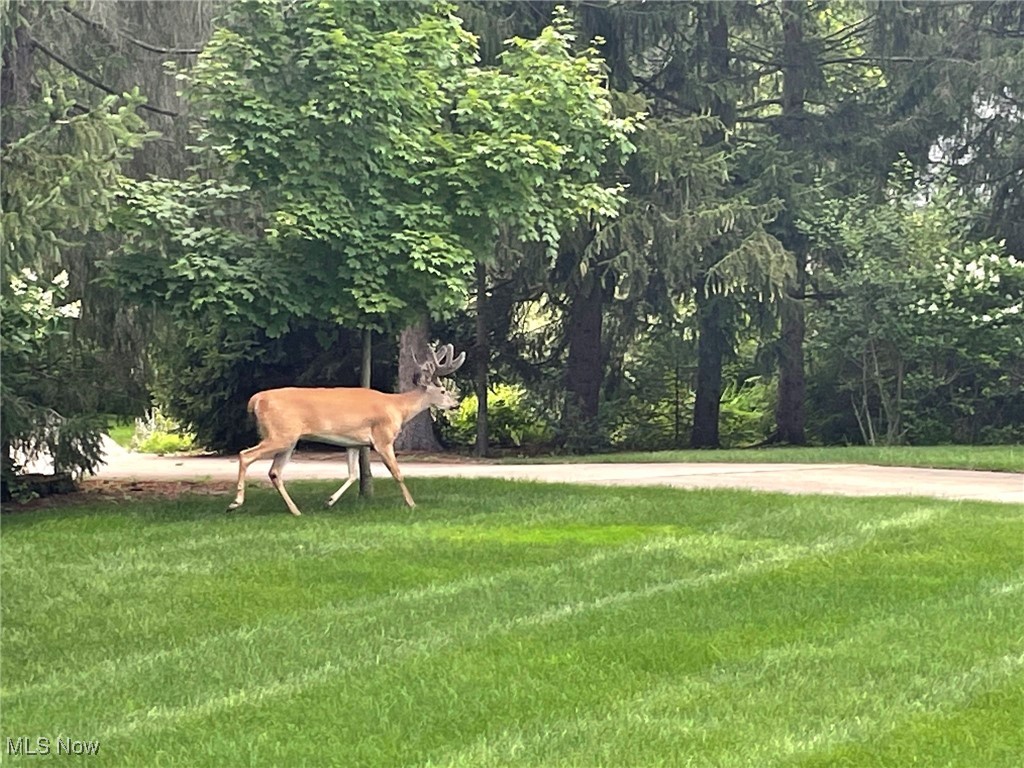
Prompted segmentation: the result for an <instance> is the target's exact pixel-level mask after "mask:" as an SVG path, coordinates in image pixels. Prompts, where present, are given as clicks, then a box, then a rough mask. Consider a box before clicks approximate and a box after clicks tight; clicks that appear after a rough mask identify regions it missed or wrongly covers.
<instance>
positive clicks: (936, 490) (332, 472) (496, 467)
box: [97, 445, 1024, 504]
mask: <svg viewBox="0 0 1024 768" xmlns="http://www.w3.org/2000/svg"><path fill="white" fill-rule="evenodd" d="M107 462H108V463H107V464H106V465H105V466H104V467H102V468H101V469H100V471H99V472H98V473H97V477H98V478H100V479H111V480H113V479H117V480H140V481H142V480H204V479H208V480H218V481H232V482H233V481H234V480H235V479H236V478H237V477H238V461H237V459H236V458H235V457H233V456H232V457H219V456H215V457H173V456H166V457H164V456H150V455H144V454H135V453H128V452H127V451H125V450H123V449H121V448H118V447H117V446H116V445H113V446H111V447H110V449H109V450H108V454H107ZM399 462H400V464H401V466H402V472H403V474H404V475H405V476H406V477H408V478H416V477H494V478H505V479H510V480H533V481H540V482H550V483H584V484H590V485H662V486H671V487H674V488H741V489H747V490H754V491H773V492H779V493H824V494H837V495H841V496H931V497H936V498H943V499H976V500H979V501H998V502H1005V503H1016V504H1024V474H1014V473H1009V472H974V471H964V470H948V469H911V468H905V467H876V466H867V465H861V464H474V463H455V462H453V463H450V464H449V463H438V462H429V463H428V462H418V461H411V460H405V461H403V460H402V458H401V457H399ZM269 468H270V462H269V461H263V462H257V463H256V464H254V465H253V466H252V467H251V468H250V470H249V479H250V482H262V483H267V484H269V481H268V480H267V470H268V469H269ZM346 471H347V470H346V466H345V455H344V454H343V453H339V454H335V455H330V456H325V455H324V454H307V455H302V454H296V455H295V457H294V458H293V460H292V461H291V463H289V464H288V466H287V467H286V468H285V480H286V481H287V480H337V481H338V484H339V485H340V484H341V482H342V481H343V480H344V478H345V474H346ZM373 474H374V476H375V477H382V478H387V479H388V481H389V482H390V476H389V475H388V471H387V469H386V468H385V467H384V465H383V464H380V463H376V462H374V464H373Z"/></svg>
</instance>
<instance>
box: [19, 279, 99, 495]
mask: <svg viewBox="0 0 1024 768" xmlns="http://www.w3.org/2000/svg"><path fill="white" fill-rule="evenodd" d="M67 287H68V275H67V272H64V271H61V272H60V273H58V274H57V275H56V276H54V277H53V278H51V279H48V280H46V279H42V278H41V277H40V276H39V275H38V274H37V273H36V272H35V271H33V270H32V269H29V268H23V269H21V270H19V271H12V272H11V273H9V274H7V275H6V276H5V278H4V282H3V284H2V285H0V313H2V316H3V334H0V355H2V359H3V377H2V378H0V395H2V400H3V411H4V413H3V420H2V427H0V436H2V443H3V446H4V453H5V455H4V457H3V458H4V463H5V465H6V466H5V475H8V473H10V474H11V475H13V474H16V473H17V472H18V470H20V469H21V467H20V466H19V464H23V463H28V462H30V461H34V460H36V459H38V458H40V457H41V456H43V455H47V456H50V457H52V459H53V466H54V469H55V470H56V471H70V472H72V473H73V474H79V473H81V472H83V471H85V470H87V469H90V468H92V467H94V466H96V464H98V463H99V461H100V457H101V453H100V432H99V430H98V429H97V428H96V426H97V425H96V419H95V418H94V417H83V416H80V415H70V414H80V413H81V410H82V409H81V407H80V406H81V405H82V403H81V395H82V392H81V388H80V387H76V382H77V381H78V380H79V372H80V370H81V368H82V366H83V365H88V358H87V356H85V355H84V354H83V353H82V352H81V350H78V349H76V348H75V347H74V346H73V345H70V344H68V343H67V342H68V339H69V337H70V336H71V334H72V331H73V326H72V324H73V322H74V321H75V319H76V318H78V317H79V315H80V314H81V304H80V302H78V301H68V300H67V299H66V293H65V292H66V289H67Z"/></svg>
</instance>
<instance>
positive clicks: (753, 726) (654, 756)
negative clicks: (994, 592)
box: [427, 594, 1024, 768]
mask: <svg viewBox="0 0 1024 768" xmlns="http://www.w3.org/2000/svg"><path fill="white" fill-rule="evenodd" d="M979 598H984V595H979V594H970V595H964V596H959V597H956V598H950V597H948V596H943V597H940V598H936V599H934V600H930V601H927V602H926V603H925V604H922V605H921V606H919V610H918V611H916V612H915V613H913V614H908V613H907V612H906V611H905V609H904V608H903V607H902V606H901V607H900V609H899V610H898V611H894V612H891V613H889V614H888V615H886V616H884V617H877V618H871V619H869V620H866V621H864V622H861V623H857V624H855V625H852V626H850V627H848V628H847V629H846V630H845V631H844V632H842V633H836V632H835V631H834V628H828V629H827V630H826V631H825V632H823V633H820V634H816V635H814V634H812V635H809V636H808V635H805V636H803V637H801V639H800V641H799V642H790V643H785V644H782V645H778V646H769V647H766V648H764V649H762V650H760V651H758V652H757V653H755V654H754V655H752V656H750V657H748V658H746V659H742V660H729V661H722V662H720V663H717V664H714V665H712V666H709V667H708V668H705V669H702V670H700V671H699V672H695V673H692V674H685V675H681V676H678V677H676V678H675V679H673V680H671V681H669V682H665V681H659V682H657V683H656V684H655V685H653V686H651V687H649V688H646V689H644V690H642V691H640V692H639V693H637V694H636V695H634V696H632V697H629V698H622V699H618V700H616V701H614V702H613V703H612V705H610V706H605V707H601V706H599V707H594V708H592V709H589V710H586V711H577V712H574V713H573V714H572V715H571V716H570V717H568V718H565V719H562V720H557V721H551V720H548V719H543V720H535V721H532V722H530V723H528V724H525V725H524V726H522V727H520V728H518V729H514V730H511V729H503V730H500V731H497V732H494V731H489V732H487V733H485V734H483V735H481V736H480V737H479V738H478V739H476V740H475V741H474V742H472V743H471V744H469V745H467V746H465V747H463V748H461V749H459V750H458V751H456V752H454V753H452V754H448V755H443V756H436V757H434V758H432V759H431V760H429V761H428V763H427V764H428V765H430V766H437V767H440V766H446V767H448V768H451V767H452V766H488V765H506V764H508V763H509V762H513V761H514V760H515V758H516V756H517V755H519V754H522V755H528V756H530V759H529V760H527V761H525V762H524V763H523V764H525V765H543V766H556V765H606V764H610V765H658V764H669V765H675V764H693V765H718V764H720V763H719V762H716V761H715V760H714V759H711V758H710V757H709V758H707V759H706V760H700V759H691V760H689V761H687V762H677V761H678V758H679V754H678V753H679V751H680V750H681V751H682V752H683V753H684V754H689V755H691V758H692V756H693V755H696V754H698V753H699V747H700V745H705V746H706V745H707V744H708V743H709V742H712V741H714V740H716V739H725V738H726V737H728V738H729V739H736V740H739V741H742V742H744V743H745V744H747V746H746V747H745V750H744V754H743V758H742V759H741V760H737V761H734V762H731V763H730V765H750V766H769V765H783V764H787V763H788V762H789V759H790V758H792V757H794V756H804V757H806V756H808V755H812V754H819V755H826V754H828V755H833V756H834V755H835V754H836V753H838V752H839V751H840V750H839V749H838V748H840V747H842V746H843V745H848V744H860V743H867V744H870V743H871V742H873V741H875V740H877V739H879V738H882V737H885V736H886V735H888V734H889V733H890V732H893V731H896V730H898V729H899V728H900V727H902V725H903V724H904V723H905V722H906V721H908V720H911V719H914V718H920V717H921V716H923V715H934V714H937V713H945V712H949V711H951V710H955V709H956V708H958V707H960V706H962V705H963V704H964V703H965V702H970V701H971V700H973V699H976V698H978V697H980V696H982V695H984V694H986V693H989V692H990V691H992V690H994V689H997V688H999V687H1000V686H1005V685H1006V684H1007V683H1008V681H1009V682H1010V683H1011V684H1012V683H1014V682H1016V684H1017V685H1018V686H1021V683H1022V682H1024V676H1022V674H1021V673H1022V670H1024V638H1020V641H1019V642H1018V643H1017V644H1016V645H1013V644H1011V647H1009V648H1006V649H1005V651H1006V652H1005V653H1002V654H995V655H991V656H981V657H980V658H964V657H963V655H962V654H961V653H960V652H959V651H957V650H954V649H951V648H948V647H945V646H944V645H943V644H942V643H941V642H936V640H937V639H938V638H941V637H942V636H943V632H944V631H946V630H948V631H950V632H956V633H958V635H959V638H960V640H961V642H964V641H968V640H980V641H984V639H985V636H986V635H988V634H990V633H991V632H992V631H993V630H994V629H995V627H993V626H992V624H991V623H990V622H986V621H985V618H986V616H987V613H988V612H989V611H990V610H991V609H992V608H998V609H1001V610H1003V611H1006V609H1007V608H1010V607H1011V606H1008V605H1005V604H1004V605H1001V606H1000V605H998V604H992V603H981V604H979ZM1016 613H1017V616H1018V617H1019V615H1020V611H1019V610H1018V611H1017V612H1016ZM951 615H952V616H956V617H957V620H956V621H955V623H954V624H953V625H952V626H949V625H948V624H947V622H948V617H949V616H951ZM979 620H980V623H979ZM1013 621H1014V619H1013V611H1010V612H1009V613H1006V614H1004V615H1003V617H1002V623H1003V627H1002V628H1003V629H1011V628H1012V627H1013ZM979 626H981V627H983V631H982V632H981V633H979V632H978V628H979ZM979 635H980V636H979ZM911 638H912V639H913V640H914V641H915V642H919V643H922V644H923V645H922V647H921V650H922V651H927V652H928V654H930V655H931V659H930V660H929V662H928V663H929V664H930V666H931V667H932V668H933V670H938V671H939V674H922V672H923V670H922V668H921V667H920V666H918V663H919V659H917V658H916V657H912V656H909V655H905V654H903V655H900V654H898V653H897V654H895V655H892V654H890V653H887V652H886V649H891V648H897V647H899V643H898V642H896V641H898V640H902V641H904V642H905V641H906V640H907V639H911ZM965 645H966V643H965ZM872 649H878V650H879V653H878V654H877V655H876V656H874V657H873V658H870V657H869V659H870V660H868V661H867V662H866V660H865V651H870V650H872ZM944 656H946V657H948V658H944ZM964 664H969V665H970V666H966V667H962V666H961V665H964ZM951 670H952V671H951ZM929 671H932V670H929ZM824 675H827V676H828V677H827V683H828V696H827V697H825V698H822V697H821V696H820V692H819V691H818V690H815V689H816V688H817V687H818V686H819V684H820V681H821V679H822V677H823V676H824ZM809 689H810V690H809ZM783 705H784V707H785V708H786V710H787V712H788V713H789V714H790V715H791V718H790V719H789V721H788V722H783V723H781V725H782V727H777V726H778V725H780V723H779V722H778V721H776V720H775V719H774V718H775V717H776V714H777V713H778V712H779V711H780V709H781V708H782V706H783ZM794 713H798V714H799V717H796V718H793V717H792V714H794ZM612 732H613V733H614V738H609V735H610V733H612ZM1007 736H1008V737H1009V739H1010V740H1012V738H1013V737H1012V734H1007ZM1021 741H1022V739H1021V738H1017V739H1016V743H1017V744H1020V742H1021ZM609 743H611V744H614V745H615V749H614V751H613V750H609V748H608V746H607V745H608V744H609ZM989 746H991V747H994V748H995V750H996V751H997V752H999V751H1001V752H1002V753H1003V757H1004V758H1005V757H1009V756H1010V755H1011V754H1012V752H1011V751H1010V748H1009V745H1008V744H1006V743H1004V744H991V745H989ZM908 762H909V761H908ZM794 764H797V763H794ZM822 764H823V765H826V764H827V765H838V764H841V762H835V763H822ZM861 764H864V765H868V764H870V765H875V764H877V763H875V762H873V761H865V762H863V763H861ZM897 764H898V763H897ZM926 764H928V765H932V764H938V763H926Z"/></svg>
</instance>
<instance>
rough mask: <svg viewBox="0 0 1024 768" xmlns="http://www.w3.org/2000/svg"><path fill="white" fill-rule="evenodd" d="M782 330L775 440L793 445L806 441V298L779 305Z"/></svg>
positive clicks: (779, 351) (783, 302)
mask: <svg viewBox="0 0 1024 768" xmlns="http://www.w3.org/2000/svg"><path fill="white" fill-rule="evenodd" d="M779 312H780V314H781V317H782V332H781V336H780V337H779V345H778V355H779V388H778V402H777V403H776V404H775V426H776V433H775V441H776V442H780V443H788V444H789V445H805V444H806V443H807V435H806V434H805V432H804V419H805V410H804V401H805V399H806V394H807V382H806V380H805V378H804V333H805V328H806V324H805V319H804V307H803V303H802V299H799V298H796V299H791V298H788V297H787V298H785V299H783V301H782V302H781V303H780V305H779Z"/></svg>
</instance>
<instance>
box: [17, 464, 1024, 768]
mask: <svg viewBox="0 0 1024 768" xmlns="http://www.w3.org/2000/svg"><path fill="white" fill-rule="evenodd" d="M378 485H379V490H378V495H377V497H376V498H374V499H373V500H366V501H364V500H359V499H356V498H351V499H350V498H346V499H345V500H343V502H341V504H340V505H339V506H338V507H335V508H334V509H333V510H330V511H317V510H315V509H314V506H313V503H312V502H313V500H314V499H317V498H325V497H326V496H327V495H328V494H329V493H330V492H331V491H333V490H334V487H333V486H331V485H328V484H324V483H300V482H295V483H293V484H292V486H291V487H292V490H293V493H294V494H295V497H296V501H297V502H299V504H300V505H301V506H302V507H303V508H304V509H306V510H307V514H305V515H304V516H303V517H301V518H292V517H291V516H290V515H287V514H285V513H284V512H283V511H282V509H281V505H280V500H279V499H278V498H277V495H276V494H275V493H274V492H273V491H271V490H268V489H265V488H263V487H260V488H254V489H253V490H252V491H251V497H250V500H249V502H248V504H247V506H246V508H245V510H244V511H240V512H237V513H233V514H230V515H228V514H225V513H224V512H223V508H224V505H225V504H226V501H227V495H229V494H227V495H225V496H217V495H208V496H198V495H192V496H182V497H180V498H178V499H155V498H153V499H142V500H123V501H118V500H117V499H112V498H108V499H102V500H99V501H92V502H88V503H85V504H83V505H80V506H63V507H60V508H54V509H37V510H33V511H31V512H22V513H16V514H11V515H6V516H5V517H4V519H3V524H2V530H0V535H2V553H3V558H2V574H0V575H2V586H3V602H2V619H3V623H2V632H3V634H2V638H0V640H2V654H3V685H2V712H3V726H2V731H3V733H2V735H3V737H4V738H5V739H7V738H14V739H16V738H17V737H18V736H22V735H25V736H26V737H28V738H30V739H35V738H36V737H38V736H44V737H47V738H51V739H54V740H56V739H57V738H59V737H63V738H66V739H70V740H77V741H80V742H88V741H96V742H98V743H99V751H98V753H97V755H96V757H95V758H92V759H91V763H90V764H94V765H126V766H127V765H131V766H139V765H188V766H203V765H209V766H231V765H250V764H251V765H296V766H299V765H331V764H334V765H351V766H385V765H421V766H474V767H476V766H488V765H524V766H527V765H532V766H560V765H577V766H658V765H665V766H675V765H680V766H682V765H693V766H758V767H759V768H760V767H761V766H773V765H780V766H781V765H785V766H796V765H799V766H844V765H846V766H869V765H870V766H901V767H902V766H906V765H911V764H917V765H928V766H965V767H967V766H970V768H977V767H978V766H986V767H987V768H997V767H998V766H1007V767H1009V766H1017V765H1019V764H1020V758H1021V755H1022V754H1024V733H1022V730H1021V728H1020V713H1021V711H1022V708H1024V636H1022V630H1021V628H1022V627H1024V600H1022V599H1021V597H1022V595H1024V568H1022V562H1021V556H1020V555H1021V546H1022V543H1024V516H1022V512H1021V508H1020V507H1019V506H1014V505H1000V504H990V503H975V502H945V501H936V500H926V499H912V498H891V499H890V498H875V499H870V498H869V499H864V498H858V499H852V498H836V497H796V496H783V495H765V494H754V493H747V492H726V491H680V490H672V489H659V488H642V489H641V488H589V487H568V486H556V485H537V484H525V483H510V482H506V481H489V480H478V481H463V480H459V481H456V480H425V479H424V480H421V479H417V480H416V485H415V489H414V490H415V493H416V498H417V501H418V502H419V506H418V507H417V508H416V509H415V510H407V509H406V508H404V507H403V506H402V505H401V501H400V498H399V496H398V493H397V491H396V490H395V489H394V488H393V487H392V485H393V484H390V483H380V484H378ZM53 744H54V751H55V750H56V741H54V742H53ZM11 746H12V744H11V743H9V742H8V744H7V747H6V749H5V752H7V751H10V748H11ZM7 757H8V759H10V760H11V762H12V764H14V763H16V762H21V760H20V759H19V758H17V757H15V758H13V759H12V758H11V756H10V755H7Z"/></svg>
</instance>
